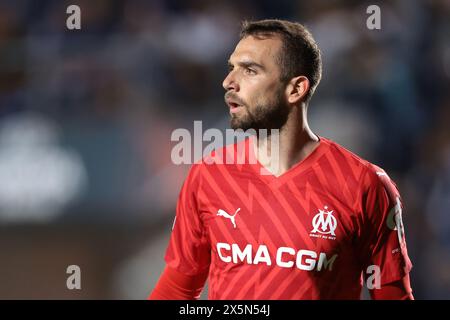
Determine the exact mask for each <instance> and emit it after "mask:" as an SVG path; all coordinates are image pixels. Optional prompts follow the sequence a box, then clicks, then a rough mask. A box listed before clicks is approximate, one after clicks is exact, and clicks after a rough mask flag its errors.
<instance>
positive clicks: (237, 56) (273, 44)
mask: <svg viewBox="0 0 450 320" xmlns="http://www.w3.org/2000/svg"><path fill="white" fill-rule="evenodd" d="M281 45H282V42H281V39H279V38H278V37H277V36H272V37H270V38H264V39H260V38H255V37H253V36H247V37H245V38H243V39H241V41H239V43H238V44H237V45H236V48H235V49H234V52H233V53H232V55H231V56H230V61H231V62H232V63H234V62H239V61H241V60H252V61H255V62H257V63H259V64H262V65H264V66H271V65H275V64H276V61H277V60H276V59H277V56H278V54H279V51H280V49H281ZM235 60H236V61H235Z"/></svg>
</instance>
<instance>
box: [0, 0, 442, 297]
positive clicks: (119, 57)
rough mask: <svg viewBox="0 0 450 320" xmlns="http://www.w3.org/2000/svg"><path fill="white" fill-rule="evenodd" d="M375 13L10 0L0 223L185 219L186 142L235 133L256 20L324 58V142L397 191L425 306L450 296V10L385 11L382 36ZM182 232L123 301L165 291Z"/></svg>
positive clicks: (124, 280) (285, 1)
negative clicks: (161, 279)
mask: <svg viewBox="0 0 450 320" xmlns="http://www.w3.org/2000/svg"><path fill="white" fill-rule="evenodd" d="M70 4H77V5H78V6H79V7H80V9H81V30H68V29H67V28H66V19H67V17H68V14H67V13H66V8H67V7H68V6H69V5H70ZM371 4H377V3H372V2H371V1H356V0H354V1H337V0H336V1H328V0H320V1H314V2H311V1H290V0H279V1H270V0H264V1H256V0H241V1H226V0H219V1H212V0H211V1H206V0H186V1H176V0H167V1H164V0H147V1H145V0H127V1H125V0H95V1H89V0H77V1H48V0H41V1H33V0H20V1H12V0H11V1H6V0H0V224H1V225H3V226H9V225H20V224H29V223H31V224H33V223H36V222H39V223H41V224H42V223H44V224H48V225H55V226H56V227H57V226H58V223H83V224H95V223H97V224H102V223H109V224H111V223H112V224H114V223H118V224H127V223H131V224H132V223H137V224H146V225H150V226H151V225H152V224H153V225H156V224H157V223H159V222H160V220H161V219H166V218H167V219H168V220H167V221H169V220H170V219H171V218H172V217H173V215H174V207H175V204H176V200H177V196H178V191H179V188H180V186H181V183H182V182H183V180H184V177H185V175H186V172H187V170H188V168H189V166H175V165H173V164H172V162H171V157H170V153H171V149H172V147H173V145H174V143H173V142H172V141H171V133H172V131H173V130H175V129H177V128H187V129H192V127H193V121H194V120H202V121H203V128H205V129H206V128H219V129H221V130H223V129H225V128H227V127H228V113H227V109H226V106H225V104H224V102H223V94H224V90H223V88H222V85H221V84H222V80H223V78H224V77H225V75H226V72H227V63H226V61H227V59H228V57H229V55H230V53H231V52H232V51H233V49H234V46H235V44H236V42H237V40H238V32H239V27H240V22H241V21H242V20H244V19H248V20H254V19H263V18H281V19H291V20H295V21H298V22H301V23H303V24H305V25H306V26H307V27H308V28H309V29H310V30H311V32H312V34H313V36H314V37H315V39H316V40H317V42H318V44H319V47H320V48H321V51H322V55H323V61H324V67H323V70H324V71H323V77H322V82H321V84H320V85H319V87H318V89H317V91H316V94H315V96H314V97H313V99H312V101H311V104H310V106H309V114H310V125H311V127H312V129H313V131H315V132H317V133H318V134H320V135H322V136H325V137H328V138H331V139H333V140H335V141H337V142H338V143H340V144H342V145H344V146H345V147H347V148H349V149H350V150H352V151H354V152H355V153H357V154H359V155H361V156H362V157H364V158H366V159H368V160H369V161H371V162H373V163H376V164H378V165H379V166H381V167H383V168H384V169H386V171H387V172H388V174H389V175H390V176H391V177H392V178H393V179H394V180H395V181H396V183H397V185H398V187H399V189H400V192H401V194H402V196H403V202H404V223H405V226H406V236H407V241H408V247H409V253H410V256H411V259H412V261H413V264H414V268H413V271H412V272H413V273H412V285H413V288H414V290H415V294H416V297H417V298H422V299H450V130H449V123H450V90H449V89H450V40H449V39H450V37H449V35H450V19H449V18H448V17H449V16H450V2H449V1H446V0H424V1H419V0H414V1H407V0H396V1H389V2H386V1H384V2H379V3H378V5H379V6H380V9H381V29H380V30H369V29H368V28H367V27H366V20H367V18H368V16H369V15H368V14H367V13H366V8H367V7H368V6H369V5H371ZM56 227H55V228H56ZM166 231H167V232H168V231H170V226H169V227H168V228H167V230H166ZM167 232H166V233H162V234H161V236H160V237H157V238H152V239H151V241H150V240H149V241H148V246H143V248H141V249H142V250H141V251H139V252H138V253H136V255H134V256H133V257H132V258H130V259H129V260H127V261H125V262H121V266H122V267H120V268H122V269H120V268H119V269H120V270H122V271H120V270H119V271H116V273H117V276H116V277H115V279H116V280H114V281H115V282H114V284H113V285H112V287H113V289H111V290H113V291H114V290H115V291H114V292H115V293H112V294H110V296H109V297H114V298H117V297H118V298H124V297H125V298H139V296H141V297H142V294H144V291H145V290H150V289H151V286H152V283H151V281H150V280H149V282H147V283H146V282H145V280H146V279H145V277H148V274H150V273H152V275H153V278H152V279H153V280H152V281H155V279H156V278H157V276H158V275H159V272H160V269H159V268H160V267H161V264H159V265H152V264H151V263H152V261H151V260H152V256H155V255H157V256H158V257H157V258H158V259H160V260H161V261H162V255H163V250H164V249H165V245H166V237H167ZM156 244H157V245H156ZM158 246H159V247H158ZM155 248H156V249H155ZM158 248H159V249H158ZM152 268H153V269H152ZM0 273H1V271H0ZM0 277H1V275H0ZM142 277H144V279H142ZM148 279H150V278H148ZM139 286H141V287H140V289H139V288H138V287H139ZM137 292H138V293H139V294H138V293H137Z"/></svg>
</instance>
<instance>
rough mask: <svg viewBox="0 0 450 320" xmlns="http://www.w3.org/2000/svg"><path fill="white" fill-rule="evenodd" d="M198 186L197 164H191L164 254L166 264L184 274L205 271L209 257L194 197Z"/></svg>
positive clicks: (205, 237) (207, 267) (207, 241)
mask: <svg viewBox="0 0 450 320" xmlns="http://www.w3.org/2000/svg"><path fill="white" fill-rule="evenodd" d="M200 187H201V177H200V164H194V165H193V166H192V168H191V169H190V171H189V174H188V176H187V178H186V180H185V182H184V184H183V186H182V188H181V192H180V194H179V197H178V202H177V208H176V216H175V219H174V223H173V227H172V234H171V237H170V242H169V245H168V248H167V250H166V255H165V261H166V263H167V265H168V266H169V267H171V268H172V269H174V270H176V271H178V272H181V273H183V274H186V275H197V274H200V273H204V272H206V271H207V270H208V269H209V265H210V261H211V249H210V243H209V237H208V232H207V230H206V228H205V227H204V225H203V223H202V220H201V215H200V214H201V212H200V210H199V205H198V201H197V200H198V199H197V194H198V190H199V188H200Z"/></svg>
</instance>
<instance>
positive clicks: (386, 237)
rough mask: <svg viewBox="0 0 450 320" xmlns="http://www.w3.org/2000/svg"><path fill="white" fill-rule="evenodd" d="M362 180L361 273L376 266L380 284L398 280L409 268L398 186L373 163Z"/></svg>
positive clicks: (365, 274) (366, 275) (367, 274)
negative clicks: (363, 186)
mask: <svg viewBox="0 0 450 320" xmlns="http://www.w3.org/2000/svg"><path fill="white" fill-rule="evenodd" d="M363 183H364V185H365V188H364V189H365V191H364V193H363V197H362V199H363V201H362V211H363V213H362V216H363V224H362V234H361V235H360V240H361V242H360V252H359V254H360V257H361V261H362V263H363V266H362V267H363V274H364V277H365V278H367V277H368V276H369V275H371V274H370V273H368V272H367V270H374V269H375V268H379V269H378V270H379V274H380V281H379V284H380V285H381V286H383V285H384V284H387V283H391V282H393V281H398V280H401V279H402V278H403V277H404V276H405V275H407V274H408V273H409V272H410V270H411V268H412V264H411V261H410V259H409V257H408V250H407V247H406V238H405V229H404V225H403V222H402V211H403V205H402V201H401V197H400V193H399V191H398V189H397V186H396V185H395V183H394V182H393V181H392V180H391V179H390V178H389V176H388V175H387V174H386V172H385V171H384V170H382V169H381V168H379V167H377V166H374V165H372V166H371V168H369V170H368V172H367V174H366V175H365V178H364V181H363ZM370 266H372V267H371V268H369V267H370ZM368 268H369V269H368Z"/></svg>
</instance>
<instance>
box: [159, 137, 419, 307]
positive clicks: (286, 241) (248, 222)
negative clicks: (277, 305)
mask: <svg viewBox="0 0 450 320" xmlns="http://www.w3.org/2000/svg"><path fill="white" fill-rule="evenodd" d="M251 145H252V142H251V139H246V140H244V141H243V142H240V143H237V144H234V145H230V146H227V147H224V148H223V149H221V150H220V151H219V152H214V153H213V154H212V155H211V157H210V158H209V159H204V160H211V159H212V158H214V157H216V159H217V155H218V154H221V155H224V154H228V155H232V156H233V157H234V159H238V160H241V161H234V163H233V164H217V163H216V164H210V162H212V161H202V162H199V163H197V164H194V165H193V166H192V168H191V170H190V171H189V175H188V177H187V179H186V181H185V183H184V185H183V187H182V190H181V193H180V196H179V200H178V205H177V212H176V218H175V222H174V226H173V230H172V235H171V239H170V243H169V246H168V248H167V252H166V256H165V259H166V262H167V264H168V266H169V267H171V268H173V269H175V270H177V271H179V272H181V273H184V274H187V275H195V274H199V273H204V272H207V271H209V277H208V284H209V291H208V298H209V299H360V295H361V288H362V285H363V281H365V280H366V279H367V280H371V281H372V280H373V279H375V278H374V277H376V276H377V275H379V277H378V279H379V281H378V282H377V281H375V282H373V281H372V282H371V285H374V286H375V288H376V286H377V285H381V286H382V285H383V284H386V283H390V282H393V281H396V280H400V279H402V278H403V276H405V275H406V274H407V273H408V272H409V271H410V269H411V267H412V265H411V262H410V259H409V257H408V253H407V248H406V243H405V234H404V227H403V224H402V219H401V214H402V202H401V198H400V195H399V192H398V190H397V187H396V185H395V183H394V182H393V181H392V180H391V179H390V178H389V176H388V175H387V174H386V172H385V171H384V170H383V169H381V168H379V167H377V166H375V165H373V164H371V163H369V162H367V161H365V160H363V159H361V158H359V157H358V156H356V155H354V154H353V153H351V152H349V151H348V150H346V149H345V148H343V147H342V146H340V145H338V144H337V143H335V142H333V141H331V140H328V139H326V138H323V137H320V143H319V146H318V147H317V148H316V149H314V151H313V152H312V153H311V154H309V156H308V157H306V158H305V159H304V160H302V161H301V162H299V163H297V164H296V165H294V166H293V167H292V168H291V169H289V170H288V171H287V172H286V173H284V174H283V175H281V176H279V177H276V176H274V175H272V174H270V173H269V172H267V171H266V170H265V169H264V167H263V166H262V165H261V164H260V163H259V162H257V161H252V156H251V155H252V154H253V151H252V150H253V149H252V147H251ZM253 157H254V154H253ZM242 159H245V161H242ZM239 163H243V164H239Z"/></svg>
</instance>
